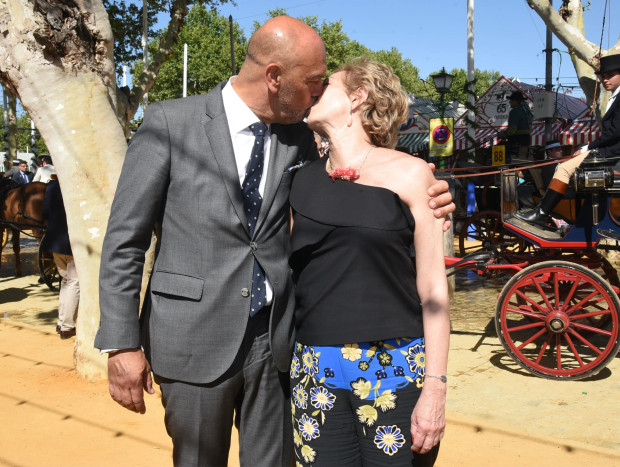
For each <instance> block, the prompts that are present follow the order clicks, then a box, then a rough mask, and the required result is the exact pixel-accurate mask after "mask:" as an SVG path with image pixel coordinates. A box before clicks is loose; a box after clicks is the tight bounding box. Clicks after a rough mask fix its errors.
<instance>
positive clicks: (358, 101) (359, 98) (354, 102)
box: [349, 87, 368, 110]
mask: <svg viewBox="0 0 620 467" xmlns="http://www.w3.org/2000/svg"><path fill="white" fill-rule="evenodd" d="M349 99H351V108H352V109H353V110H357V109H358V108H359V107H360V106H361V105H362V104H363V103H364V102H366V99H368V90H367V89H366V88H365V87H361V88H358V89H357V90H355V91H353V93H351V95H350V96H349Z"/></svg>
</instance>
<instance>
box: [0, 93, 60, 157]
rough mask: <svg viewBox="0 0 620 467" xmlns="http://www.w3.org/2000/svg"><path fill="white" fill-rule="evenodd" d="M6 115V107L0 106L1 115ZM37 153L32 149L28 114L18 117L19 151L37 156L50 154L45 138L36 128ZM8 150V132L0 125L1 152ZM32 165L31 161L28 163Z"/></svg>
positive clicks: (20, 114)
mask: <svg viewBox="0 0 620 467" xmlns="http://www.w3.org/2000/svg"><path fill="white" fill-rule="evenodd" d="M3 114H4V107H3V106H2V105H0V115H3ZM34 141H35V151H33V149H32V138H31V136H30V117H29V116H28V114H27V113H26V112H21V113H18V115H17V151H18V152H35V153H36V154H45V153H49V150H48V149H47V146H46V145H45V142H44V141H43V138H41V135H39V132H38V131H37V130H36V128H35V139H34ZM5 150H6V132H5V130H4V124H2V125H0V151H2V152H4V151H5ZM28 162H29V163H30V161H28Z"/></svg>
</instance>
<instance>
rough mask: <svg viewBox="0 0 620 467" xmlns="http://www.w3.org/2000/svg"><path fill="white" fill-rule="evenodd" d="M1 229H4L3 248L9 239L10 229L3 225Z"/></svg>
mask: <svg viewBox="0 0 620 467" xmlns="http://www.w3.org/2000/svg"><path fill="white" fill-rule="evenodd" d="M0 229H2V248H4V247H5V246H6V244H7V242H8V241H9V229H8V228H6V227H2V226H1V225H0Z"/></svg>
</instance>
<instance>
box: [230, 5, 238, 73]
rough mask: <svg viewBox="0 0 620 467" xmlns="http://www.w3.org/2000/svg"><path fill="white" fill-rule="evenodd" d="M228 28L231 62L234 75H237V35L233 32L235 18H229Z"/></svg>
mask: <svg viewBox="0 0 620 467" xmlns="http://www.w3.org/2000/svg"><path fill="white" fill-rule="evenodd" d="M228 28H229V29H230V61H231V64H232V75H233V76H235V75H236V74H237V65H236V64H235V33H234V31H233V17H232V15H229V16H228Z"/></svg>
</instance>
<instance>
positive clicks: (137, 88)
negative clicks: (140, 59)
mask: <svg viewBox="0 0 620 467" xmlns="http://www.w3.org/2000/svg"><path fill="white" fill-rule="evenodd" d="M190 3H192V0H175V1H174V3H173V4H172V9H171V10H170V22H169V23H168V28H167V29H166V32H165V34H164V35H163V36H162V38H161V39H160V41H159V47H158V49H157V52H155V54H154V56H153V60H151V63H149V66H148V67H147V69H146V70H145V71H144V72H143V73H141V74H140V76H138V77H137V79H135V80H134V83H135V84H134V87H133V89H132V90H131V91H130V92H129V99H128V106H127V110H126V115H127V117H128V120H130V119H131V118H132V117H133V116H134V115H135V113H136V111H137V110H138V106H139V105H140V102H141V101H142V98H143V97H144V94H145V93H147V92H148V91H149V89H151V87H152V86H153V83H154V82H155V78H156V77H157V73H158V72H159V69H160V68H161V66H162V65H163V63H164V62H165V61H166V59H167V58H168V57H169V56H170V54H171V53H172V51H173V50H174V46H175V44H176V42H177V39H178V37H179V31H180V30H181V26H183V22H184V21H185V16H187V13H188V5H189V4H190Z"/></svg>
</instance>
